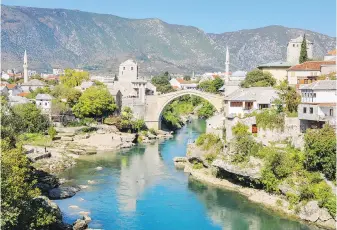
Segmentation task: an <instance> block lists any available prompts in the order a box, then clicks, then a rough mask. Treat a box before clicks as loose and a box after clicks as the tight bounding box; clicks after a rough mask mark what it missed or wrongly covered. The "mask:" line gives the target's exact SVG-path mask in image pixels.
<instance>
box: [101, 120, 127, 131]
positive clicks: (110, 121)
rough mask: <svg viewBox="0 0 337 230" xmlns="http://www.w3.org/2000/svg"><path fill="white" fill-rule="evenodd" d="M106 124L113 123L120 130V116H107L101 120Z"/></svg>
mask: <svg viewBox="0 0 337 230" xmlns="http://www.w3.org/2000/svg"><path fill="white" fill-rule="evenodd" d="M103 123H104V124H106V125H114V126H116V128H117V129H119V130H121V128H122V126H121V118H120V117H107V118H105V119H104V121H103Z"/></svg>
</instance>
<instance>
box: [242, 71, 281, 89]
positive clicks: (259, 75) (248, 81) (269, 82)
mask: <svg viewBox="0 0 337 230" xmlns="http://www.w3.org/2000/svg"><path fill="white" fill-rule="evenodd" d="M275 84H276V79H275V78H274V77H273V75H272V74H271V73H269V72H263V71H262V70H259V69H255V70H253V71H251V72H248V73H247V76H246V78H245V80H244V81H242V82H241V87H243V88H249V87H268V86H274V85H275Z"/></svg>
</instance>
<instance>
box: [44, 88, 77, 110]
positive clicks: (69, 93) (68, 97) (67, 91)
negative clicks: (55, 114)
mask: <svg viewBox="0 0 337 230" xmlns="http://www.w3.org/2000/svg"><path fill="white" fill-rule="evenodd" d="M50 94H51V95H52V96H53V97H55V98H58V100H65V101H66V103H67V104H68V105H69V106H70V107H73V106H74V105H75V104H76V103H77V102H78V100H79V98H80V96H81V95H82V93H81V91H79V90H77V89H74V88H69V87H66V86H64V85H57V86H55V87H54V89H53V90H52V91H51V93H50Z"/></svg>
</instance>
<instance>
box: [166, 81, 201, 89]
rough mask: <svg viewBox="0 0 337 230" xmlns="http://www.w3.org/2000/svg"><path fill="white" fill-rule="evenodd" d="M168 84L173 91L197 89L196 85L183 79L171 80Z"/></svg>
mask: <svg viewBox="0 0 337 230" xmlns="http://www.w3.org/2000/svg"><path fill="white" fill-rule="evenodd" d="M170 84H171V86H172V87H173V88H174V89H197V87H198V84H197V83H193V82H190V81H185V80H184V79H183V78H172V79H171V80H170Z"/></svg>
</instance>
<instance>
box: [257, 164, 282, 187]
mask: <svg viewBox="0 0 337 230" xmlns="http://www.w3.org/2000/svg"><path fill="white" fill-rule="evenodd" d="M261 182H262V184H263V186H264V188H265V190H266V191H267V192H278V191H279V189H278V188H277V186H278V184H279V180H278V179H277V178H276V177H275V175H274V173H273V172H272V171H271V170H270V169H269V168H264V169H263V170H262V173H261Z"/></svg>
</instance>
